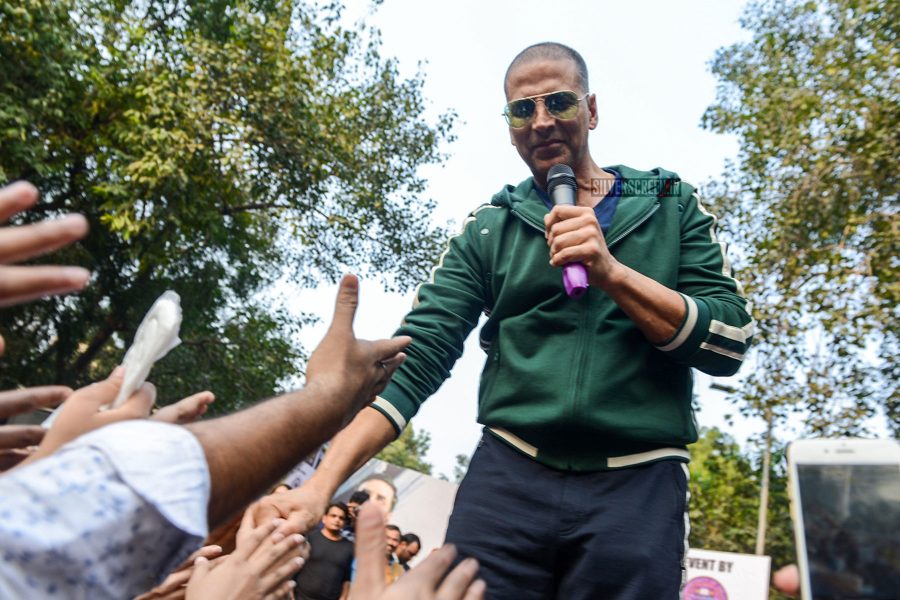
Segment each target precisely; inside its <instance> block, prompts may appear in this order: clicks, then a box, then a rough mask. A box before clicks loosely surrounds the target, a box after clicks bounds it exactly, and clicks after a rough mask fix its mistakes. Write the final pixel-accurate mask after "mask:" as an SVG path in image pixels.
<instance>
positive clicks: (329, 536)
mask: <svg viewBox="0 0 900 600" xmlns="http://www.w3.org/2000/svg"><path fill="white" fill-rule="evenodd" d="M322 536H323V537H325V538H326V539H329V540H331V541H332V542H336V541H338V540H339V539H341V532H340V531H338V532H337V533H332V532H331V530H329V529H325V528H324V527H323V528H322Z"/></svg>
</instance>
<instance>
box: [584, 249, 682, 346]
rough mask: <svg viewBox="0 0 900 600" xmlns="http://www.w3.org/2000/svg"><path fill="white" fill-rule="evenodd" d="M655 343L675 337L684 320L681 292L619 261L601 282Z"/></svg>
mask: <svg viewBox="0 0 900 600" xmlns="http://www.w3.org/2000/svg"><path fill="white" fill-rule="evenodd" d="M600 287H601V288H602V289H603V291H604V292H606V294H607V295H609V297H610V298H612V299H613V301H615V303H616V304H618V305H619V307H620V308H621V309H622V310H623V311H624V312H625V314H626V315H628V317H629V318H630V319H631V320H632V321H634V323H635V325H637V327H638V329H640V330H641V332H642V333H643V334H644V336H645V337H646V338H647V339H648V340H649V341H650V342H651V343H653V344H660V343H662V342H665V341H666V340H668V339H670V338H672V336H674V335H675V332H676V331H678V328H679V326H681V323H682V322H683V321H684V316H685V307H684V299H683V298H682V297H681V295H680V294H679V293H678V292H676V291H674V290H672V289H669V288H667V287H666V286H664V285H662V284H661V283H659V282H658V281H654V280H653V279H650V278H649V277H647V276H646V275H642V274H641V273H639V272H637V271H635V270H634V269H632V268H630V267H626V266H625V265H622V264H621V263H618V262H616V264H615V266H614V267H613V268H612V269H611V270H610V275H609V277H608V278H607V279H606V281H605V282H604V283H602V284H601V285H600Z"/></svg>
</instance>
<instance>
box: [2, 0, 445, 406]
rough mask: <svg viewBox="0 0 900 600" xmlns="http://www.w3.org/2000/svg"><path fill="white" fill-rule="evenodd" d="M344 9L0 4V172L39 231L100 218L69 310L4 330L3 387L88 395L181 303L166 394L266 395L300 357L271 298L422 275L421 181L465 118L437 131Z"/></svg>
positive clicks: (36, 314) (415, 89) (430, 249)
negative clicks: (167, 302)
mask: <svg viewBox="0 0 900 600" xmlns="http://www.w3.org/2000/svg"><path fill="white" fill-rule="evenodd" d="M339 12H340V6H339V5H333V6H329V7H318V6H317V5H307V4H305V3H303V2H301V1H294V2H291V1H283V0H282V1H274V0H267V1H262V0H257V1H246V2H239V1H223V0H203V1H199V2H187V1H184V0H176V1H175V2H171V3H164V4H159V3H149V4H148V3H143V2H128V1H123V0H118V1H113V0H60V1H55V0H54V1H52V2H51V1H50V0H28V1H27V2H25V3H24V4H23V3H22V2H3V1H2V0H0V148H2V151H0V174H2V176H3V178H4V179H7V178H8V179H15V178H27V179H30V180H32V181H33V182H34V183H35V184H36V185H37V186H38V187H39V188H40V189H41V190H42V192H43V194H44V197H45V200H46V202H45V203H44V204H42V205H41V206H40V207H38V209H36V211H35V212H34V213H32V215H31V216H30V217H29V218H31V219H36V218H43V217H45V216H47V215H50V214H55V213H58V212H62V211H74V212H81V213H84V214H86V215H87V216H88V218H89V220H90V222H91V234H90V236H89V238H88V239H87V240H85V241H84V242H83V243H82V245H81V246H79V247H78V248H76V249H74V250H72V251H70V252H69V256H68V257H67V258H72V259H73V261H74V262H76V263H80V264H84V265H85V266H88V267H89V268H91V269H92V270H93V271H94V273H95V276H94V279H93V280H92V284H91V286H90V289H89V290H87V291H85V292H84V293H82V294H81V295H80V296H78V297H77V298H71V299H67V300H52V301H49V302H48V303H46V304H44V305H40V306H39V305H33V306H32V307H30V308H24V309H22V310H21V311H17V312H15V313H4V314H2V315H0V327H3V328H4V333H5V334H6V332H7V331H8V332H10V336H8V339H9V341H10V345H12V344H13V343H16V345H17V347H18V351H16V352H14V353H13V354H12V355H10V356H9V357H8V358H7V359H4V362H3V363H2V366H3V369H2V371H0V386H2V387H7V386H10V385H16V384H20V383H21V384H34V383H38V382H55V383H68V384H72V385H80V384H82V383H85V382H86V381H88V380H90V379H94V378H96V374H97V372H100V371H102V370H103V369H106V368H107V367H108V366H110V365H112V364H115V361H116V360H118V358H119V357H121V354H122V352H123V351H124V346H125V344H126V343H127V342H130V335H131V332H132V331H133V329H134V328H135V327H136V325H137V322H138V320H139V319H140V318H141V316H142V314H143V311H144V310H146V307H147V306H149V303H150V302H152V300H153V299H154V298H155V297H156V296H157V295H158V294H159V293H161V292H162V291H163V290H164V289H167V288H172V289H175V290H176V291H178V292H180V293H181V294H182V296H183V297H184V298H186V303H187V304H188V308H187V309H186V311H185V318H184V320H185V323H186V326H187V327H188V333H186V337H184V339H185V344H184V346H183V347H182V348H180V349H179V350H177V351H176V352H173V354H172V355H170V357H168V358H166V359H165V363H166V364H165V365H162V364H161V365H160V369H161V370H163V372H165V373H166V374H167V377H170V378H171V381H173V382H178V383H177V384H175V385H174V388H175V389H179V390H181V389H183V387H184V386H182V383H181V382H182V381H188V380H189V379H190V378H189V377H188V375H193V376H194V377H195V378H196V377H197V376H198V375H202V376H203V377H204V378H206V380H208V381H210V382H215V383H216V385H219V386H222V387H221V388H220V389H214V390H213V391H214V392H216V393H217V394H218V396H219V400H218V401H217V405H218V406H219V407H223V406H226V405H227V404H228V403H229V402H234V403H240V402H244V401H248V400H250V399H251V398H253V397H255V398H260V397H264V396H265V395H267V394H271V393H273V392H274V391H275V389H276V387H277V385H279V383H278V382H283V381H288V380H292V379H296V374H297V373H298V372H299V371H300V369H301V367H302V358H303V349H302V348H299V347H297V345H296V344H294V343H293V342H292V337H291V336H292V335H293V332H294V329H295V327H296V326H297V325H298V324H299V323H300V322H301V319H300V317H296V316H295V317H291V316H289V315H287V314H286V313H284V312H283V311H281V312H279V311H278V307H277V306H274V307H272V306H267V301H265V300H263V298H264V297H265V295H264V294H265V291H266V290H267V288H268V286H270V285H271V284H272V283H273V282H274V281H275V280H277V279H279V278H280V277H282V276H283V275H285V274H286V275H288V276H289V277H290V278H291V279H292V280H293V281H295V282H299V283H303V284H307V285H315V284H316V283H318V281H320V280H321V279H322V278H325V279H329V280H332V281H334V280H336V279H337V278H338V277H339V276H340V274H342V273H343V272H345V271H346V270H348V269H354V270H356V271H357V272H360V273H361V274H363V275H371V274H379V275H384V281H385V285H386V286H391V287H397V288H401V289H405V288H408V287H409V286H411V285H413V284H414V283H417V282H418V281H419V280H421V279H422V278H424V276H425V273H426V272H427V269H428V268H429V267H430V265H431V264H432V263H433V260H434V258H435V257H436V256H437V253H438V250H439V246H440V242H441V241H442V240H443V238H444V237H445V233H444V232H443V231H442V230H440V229H434V228H433V227H432V226H431V225H430V223H429V210H430V207H431V206H432V205H431V203H430V202H429V200H427V199H424V198H421V195H422V192H423V190H424V182H423V180H422V179H421V178H420V177H419V176H418V174H417V172H418V168H419V166H421V165H423V164H427V163H430V162H435V161H437V160H440V158H441V154H440V152H439V148H440V146H441V144H443V143H444V142H445V141H448V140H449V139H451V137H452V136H451V134H450V131H451V126H452V122H453V116H452V114H448V115H445V116H443V117H441V118H440V119H439V121H438V122H437V123H434V124H432V123H427V122H425V121H424V120H423V118H422V114H423V112H424V100H423V98H422V96H421V89H422V80H421V76H418V77H416V78H413V79H409V80H402V79H400V77H399V75H398V73H397V70H396V65H395V64H394V63H393V62H392V61H390V60H385V59H383V58H382V57H381V56H380V54H379V44H378V37H377V32H372V31H368V30H365V29H362V28H358V29H346V28H343V27H342V26H340V24H339V23H340V20H339V19H338V15H339ZM400 257H402V260H401V258H400ZM54 260H61V259H60V258H54ZM188 291H189V293H188ZM190 294H196V296H197V297H196V298H191V297H189V296H190ZM201 300H202V301H201ZM268 304H270V303H268ZM188 324H189V325H188ZM38 332H39V333H38ZM238 348H240V350H241V351H240V352H238ZM273 357H275V358H274V359H273ZM263 366H264V369H263ZM263 370H265V371H266V373H263ZM215 372H222V373H227V374H228V376H224V375H223V376H221V377H219V376H217V375H214V373H215ZM182 376H184V379H182ZM160 388H161V394H163V395H164V396H165V397H169V396H168V395H166V392H165V384H162V385H160ZM187 391H190V390H187Z"/></svg>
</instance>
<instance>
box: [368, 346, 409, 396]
mask: <svg viewBox="0 0 900 600" xmlns="http://www.w3.org/2000/svg"><path fill="white" fill-rule="evenodd" d="M404 360H406V354H404V353H402V352H401V353H400V354H398V355H397V356H395V357H393V358H391V359H390V360H387V361H383V362H382V363H381V364H382V365H384V369H383V371H384V373H383V378H382V379H379V380H378V382H377V383H376V384H375V388H374V389H373V393H374V394H375V395H376V396H377V395H378V394H380V393H381V392H383V391H384V389H385V388H386V387H387V386H388V384H389V383H390V382H391V378H392V377H393V376H394V373H395V372H396V371H397V368H398V367H399V366H400V365H402V364H403V361H404Z"/></svg>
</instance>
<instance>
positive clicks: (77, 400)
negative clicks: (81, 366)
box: [64, 367, 124, 414]
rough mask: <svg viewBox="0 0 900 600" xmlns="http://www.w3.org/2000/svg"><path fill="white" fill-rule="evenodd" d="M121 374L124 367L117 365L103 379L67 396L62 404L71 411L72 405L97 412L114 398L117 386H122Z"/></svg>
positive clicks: (80, 409) (91, 412) (89, 411)
mask: <svg viewBox="0 0 900 600" xmlns="http://www.w3.org/2000/svg"><path fill="white" fill-rule="evenodd" d="M123 376H124V369H122V368H121V367H117V368H116V369H115V370H114V371H113V372H112V373H111V374H110V376H109V377H108V378H106V379H104V380H103V381H98V382H96V383H92V384H90V385H88V386H85V387H83V388H81V389H79V390H76V391H75V392H74V393H73V394H72V395H71V396H69V399H68V400H67V401H66V402H65V404H64V406H65V407H67V408H69V410H70V411H72V412H74V411H75V410H76V409H75V408H74V407H77V410H79V411H86V412H88V413H90V414H93V413H95V412H97V411H98V410H99V409H100V407H101V406H105V405H107V404H109V403H111V402H112V401H113V400H114V399H115V397H116V394H118V393H119V388H121V387H122V380H123Z"/></svg>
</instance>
